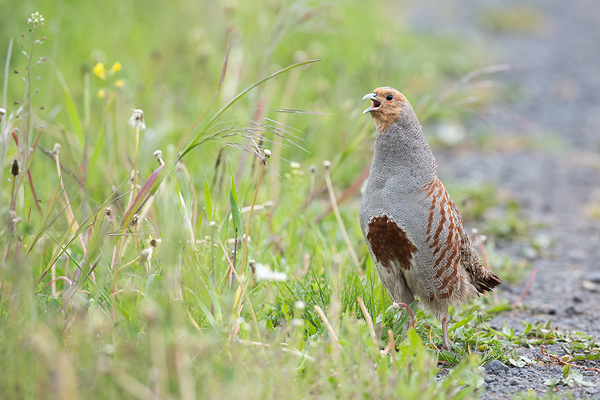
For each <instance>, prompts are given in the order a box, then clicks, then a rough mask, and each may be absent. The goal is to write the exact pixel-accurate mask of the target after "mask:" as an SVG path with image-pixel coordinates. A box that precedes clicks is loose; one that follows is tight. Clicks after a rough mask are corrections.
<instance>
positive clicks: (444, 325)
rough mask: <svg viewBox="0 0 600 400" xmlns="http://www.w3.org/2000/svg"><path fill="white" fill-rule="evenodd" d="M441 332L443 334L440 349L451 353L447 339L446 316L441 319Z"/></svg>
mask: <svg viewBox="0 0 600 400" xmlns="http://www.w3.org/2000/svg"><path fill="white" fill-rule="evenodd" d="M442 332H443V333H444V344H443V345H442V349H444V350H448V351H451V350H452V348H451V347H450V339H448V314H446V315H445V316H444V318H443V319H442Z"/></svg>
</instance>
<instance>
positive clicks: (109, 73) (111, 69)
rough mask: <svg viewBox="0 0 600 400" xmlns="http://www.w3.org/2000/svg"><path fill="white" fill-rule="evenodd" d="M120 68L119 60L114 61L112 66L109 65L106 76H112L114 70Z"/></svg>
mask: <svg viewBox="0 0 600 400" xmlns="http://www.w3.org/2000/svg"><path fill="white" fill-rule="evenodd" d="M120 70H121V63H120V62H118V61H117V62H116V63H114V64H113V66H112V67H110V71H108V76H113V75H114V73H115V72H118V71H120Z"/></svg>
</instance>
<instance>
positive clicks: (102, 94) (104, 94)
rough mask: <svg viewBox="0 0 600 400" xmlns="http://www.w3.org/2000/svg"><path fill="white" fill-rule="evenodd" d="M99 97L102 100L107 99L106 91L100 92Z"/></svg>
mask: <svg viewBox="0 0 600 400" xmlns="http://www.w3.org/2000/svg"><path fill="white" fill-rule="evenodd" d="M98 97H99V98H101V99H103V98H105V97H106V92H105V91H104V89H100V90H98Z"/></svg>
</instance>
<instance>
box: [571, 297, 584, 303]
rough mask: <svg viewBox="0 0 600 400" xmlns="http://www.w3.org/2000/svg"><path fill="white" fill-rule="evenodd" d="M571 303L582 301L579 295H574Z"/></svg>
mask: <svg viewBox="0 0 600 400" xmlns="http://www.w3.org/2000/svg"><path fill="white" fill-rule="evenodd" d="M573 303H583V300H581V297H577V296H574V297H573Z"/></svg>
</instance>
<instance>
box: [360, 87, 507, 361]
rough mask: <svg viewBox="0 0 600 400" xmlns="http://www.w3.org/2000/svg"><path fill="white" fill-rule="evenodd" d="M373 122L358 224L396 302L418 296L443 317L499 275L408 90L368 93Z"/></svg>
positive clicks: (445, 331)
mask: <svg viewBox="0 0 600 400" xmlns="http://www.w3.org/2000/svg"><path fill="white" fill-rule="evenodd" d="M363 100H370V101H371V105H370V107H368V108H367V109H365V110H364V111H363V114H365V113H369V114H370V115H371V119H372V120H373V122H374V123H375V127H376V136H375V151H374V155H373V161H372V164H371V170H370V172H369V177H368V179H367V184H366V187H365V189H364V191H363V195H362V199H361V205H360V213H359V219H360V227H361V230H362V233H363V236H364V238H365V241H366V243H367V247H368V248H369V251H370V253H371V257H372V259H373V261H374V263H375V265H376V268H377V272H378V273H379V276H380V278H381V281H382V283H383V286H384V288H385V289H386V291H387V293H388V294H389V296H390V297H391V299H392V301H393V302H394V303H405V304H411V303H412V302H413V301H414V300H415V296H416V297H417V298H418V299H419V300H420V304H421V305H422V306H423V307H424V308H425V309H428V310H429V311H430V312H431V313H432V314H433V315H434V316H435V317H436V318H437V319H438V320H439V321H440V322H441V324H442V332H443V344H442V348H443V349H444V350H451V345H450V340H449V338H448V307H449V306H451V305H452V306H456V305H458V304H460V303H463V302H466V301H470V300H473V299H474V298H476V297H477V296H479V295H481V294H485V293H486V292H491V291H492V290H493V289H494V288H495V287H496V286H498V285H500V284H501V283H502V279H501V278H500V277H499V276H498V275H496V274H495V273H494V272H492V271H490V270H488V269H486V268H485V267H484V266H483V265H482V263H481V258H480V257H479V254H478V253H477V250H476V249H475V246H474V245H473V242H472V240H471V238H470V237H469V235H468V234H467V232H466V231H465V228H464V226H463V221H462V218H461V216H460V213H459V212H458V208H457V207H456V205H455V204H454V202H453V201H452V198H450V195H449V194H448V191H447V190H446V188H445V187H444V185H443V184H442V182H441V181H440V180H439V179H438V176H437V162H436V160H435V158H434V156H433V153H432V152H431V149H430V148H429V145H428V144H427V141H426V140H425V136H424V135H423V130H422V127H421V125H420V123H419V120H418V119H417V116H416V114H415V112H414V110H413V107H412V106H411V104H410V102H409V101H408V100H407V99H406V97H405V96H404V95H403V94H402V93H400V92H399V91H398V90H396V89H394V88H392V87H379V88H377V89H375V90H374V91H373V93H369V94H367V95H365V96H364V97H363Z"/></svg>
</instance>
